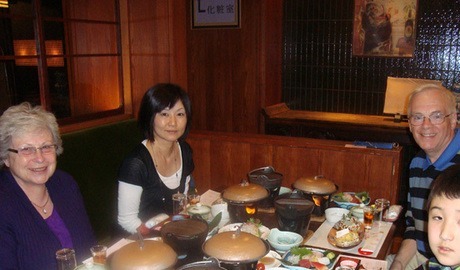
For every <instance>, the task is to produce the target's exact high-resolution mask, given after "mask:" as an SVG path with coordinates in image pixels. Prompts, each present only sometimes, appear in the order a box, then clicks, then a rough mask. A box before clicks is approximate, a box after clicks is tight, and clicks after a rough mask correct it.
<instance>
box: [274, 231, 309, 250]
mask: <svg viewBox="0 0 460 270" xmlns="http://www.w3.org/2000/svg"><path fill="white" fill-rule="evenodd" d="M267 241H268V242H269V243H270V245H271V246H272V247H273V248H274V249H275V250H276V251H278V252H280V253H284V252H286V251H289V250H290V249H291V248H293V247H298V246H299V245H300V244H301V243H302V241H303V237H302V236H301V235H300V234H298V233H295V232H290V231H280V230H278V229H277V228H274V229H271V230H270V234H269V235H268V238H267Z"/></svg>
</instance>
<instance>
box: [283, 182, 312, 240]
mask: <svg viewBox="0 0 460 270" xmlns="http://www.w3.org/2000/svg"><path fill="white" fill-rule="evenodd" d="M314 208H315V204H314V203H313V202H311V201H310V200H307V199H306V198H305V197H304V195H303V194H302V192H301V191H298V190H294V191H293V192H291V193H285V194H283V195H280V196H278V197H277V198H276V200H275V214H276V219H277V221H278V227H279V229H280V230H282V231H291V232H295V233H298V234H300V235H302V236H303V237H305V235H306V234H307V231H308V227H309V225H310V218H311V213H312V212H313V209H314Z"/></svg>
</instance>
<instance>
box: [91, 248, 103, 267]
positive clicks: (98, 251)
mask: <svg viewBox="0 0 460 270" xmlns="http://www.w3.org/2000/svg"><path fill="white" fill-rule="evenodd" d="M90 250H91V254H92V255H93V262H94V263H100V264H105V261H106V258H107V246H104V245H95V246H92V247H91V249H90Z"/></svg>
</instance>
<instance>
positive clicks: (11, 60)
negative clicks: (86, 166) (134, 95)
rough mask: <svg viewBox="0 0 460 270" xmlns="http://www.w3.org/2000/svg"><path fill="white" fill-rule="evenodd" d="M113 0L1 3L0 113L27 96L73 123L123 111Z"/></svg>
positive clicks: (118, 24)
mask: <svg viewBox="0 0 460 270" xmlns="http://www.w3.org/2000/svg"><path fill="white" fill-rule="evenodd" d="M119 21H120V20H119V9H118V1H117V0H97V1H93V0H9V1H7V4H6V5H5V6H0V113H1V112H3V111H4V110H5V109H6V108H8V107H9V106H11V105H14V104H19V103H21V102H23V101H29V102H31V103H33V104H35V105H38V104H41V105H42V106H44V107H45V108H47V109H48V110H50V111H52V112H53V113H55V114H56V116H57V117H58V119H60V122H61V123H62V122H63V123H72V122H78V121H83V120H88V119H94V118H98V117H102V116H108V115H115V114H119V113H122V111H123V94H122V93H123V91H122V77H121V74H122V67H121V46H120V42H119V41H120V23H119Z"/></svg>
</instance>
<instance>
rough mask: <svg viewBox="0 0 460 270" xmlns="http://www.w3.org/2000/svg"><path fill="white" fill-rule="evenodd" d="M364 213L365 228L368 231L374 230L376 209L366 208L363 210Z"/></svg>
mask: <svg viewBox="0 0 460 270" xmlns="http://www.w3.org/2000/svg"><path fill="white" fill-rule="evenodd" d="M363 213H364V227H366V229H370V228H372V223H373V222H374V209H373V208H372V207H370V206H365V207H364V208H363Z"/></svg>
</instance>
